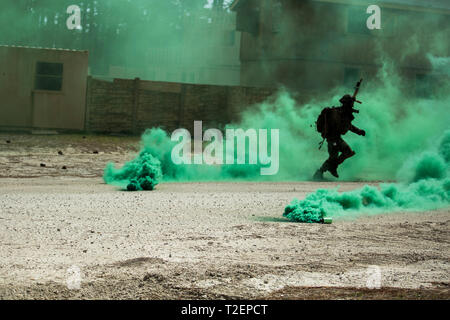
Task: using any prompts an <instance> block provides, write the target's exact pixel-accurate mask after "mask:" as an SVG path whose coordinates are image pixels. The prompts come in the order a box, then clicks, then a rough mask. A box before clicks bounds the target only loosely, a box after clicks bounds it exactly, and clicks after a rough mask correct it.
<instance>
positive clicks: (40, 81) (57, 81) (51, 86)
mask: <svg viewBox="0 0 450 320" xmlns="http://www.w3.org/2000/svg"><path fill="white" fill-rule="evenodd" d="M62 81H63V64H62V63H49V62H38V63H36V79H35V85H34V88H35V89H36V90H51V91H61V89H62Z"/></svg>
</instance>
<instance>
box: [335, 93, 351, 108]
mask: <svg viewBox="0 0 450 320" xmlns="http://www.w3.org/2000/svg"><path fill="white" fill-rule="evenodd" d="M339 102H340V103H342V105H343V106H348V107H353V104H354V102H355V99H353V97H352V96H351V95H349V94H346V95H344V96H343V97H342V98H341V99H339Z"/></svg>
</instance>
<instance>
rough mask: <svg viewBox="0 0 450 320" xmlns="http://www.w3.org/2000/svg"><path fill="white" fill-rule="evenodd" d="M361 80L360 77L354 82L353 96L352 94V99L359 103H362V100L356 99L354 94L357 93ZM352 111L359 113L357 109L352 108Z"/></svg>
mask: <svg viewBox="0 0 450 320" xmlns="http://www.w3.org/2000/svg"><path fill="white" fill-rule="evenodd" d="M362 81H363V79H362V78H361V79H360V80H359V81H358V82H357V83H356V87H355V92H354V93H353V96H352V99H353V101H355V102H358V103H359V104H362V102H361V101H359V100H356V96H357V95H358V92H359V88H360V86H361V82H362ZM353 112H356V113H359V110H357V109H353Z"/></svg>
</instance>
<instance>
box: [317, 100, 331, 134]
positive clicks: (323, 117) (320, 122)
mask: <svg viewBox="0 0 450 320" xmlns="http://www.w3.org/2000/svg"><path fill="white" fill-rule="evenodd" d="M331 110H332V108H329V107H327V108H324V109H323V110H322V112H320V114H319V117H318V118H317V121H316V130H317V132H319V133H320V134H321V135H322V138H325V137H326V134H327V128H328V127H329V125H330V123H329V122H330V120H331V113H332V111H331Z"/></svg>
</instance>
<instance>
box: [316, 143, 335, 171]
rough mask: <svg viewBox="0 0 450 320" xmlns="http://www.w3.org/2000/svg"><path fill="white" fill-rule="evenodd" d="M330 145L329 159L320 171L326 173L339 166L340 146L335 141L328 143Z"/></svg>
mask: <svg viewBox="0 0 450 320" xmlns="http://www.w3.org/2000/svg"><path fill="white" fill-rule="evenodd" d="M327 145H328V159H327V160H325V162H324V163H323V164H322V167H320V171H322V172H325V171H328V170H330V169H332V168H335V167H336V166H337V161H338V155H339V148H338V144H337V142H336V141H334V140H329V141H327Z"/></svg>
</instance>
